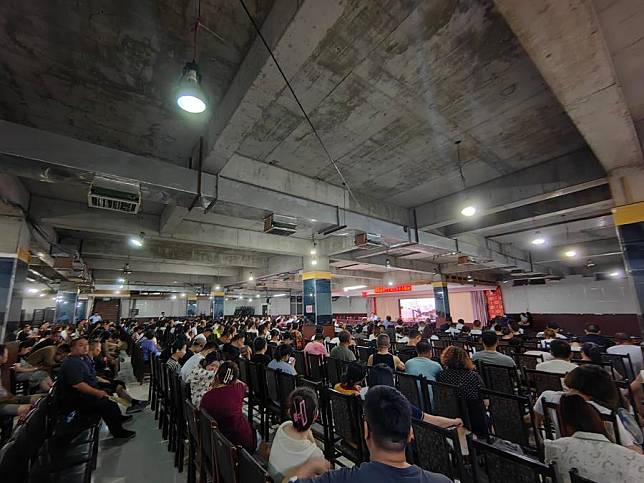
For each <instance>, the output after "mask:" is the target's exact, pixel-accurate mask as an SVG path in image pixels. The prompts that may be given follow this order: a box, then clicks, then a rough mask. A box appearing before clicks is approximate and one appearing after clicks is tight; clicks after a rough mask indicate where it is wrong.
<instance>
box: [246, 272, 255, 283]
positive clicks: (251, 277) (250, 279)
mask: <svg viewBox="0 0 644 483" xmlns="http://www.w3.org/2000/svg"><path fill="white" fill-rule="evenodd" d="M253 280H255V277H253V272H250V275H248V281H249V282H252V281H253Z"/></svg>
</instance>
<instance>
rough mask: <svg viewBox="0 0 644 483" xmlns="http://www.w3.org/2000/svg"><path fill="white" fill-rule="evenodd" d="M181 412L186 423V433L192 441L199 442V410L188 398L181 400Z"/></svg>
mask: <svg viewBox="0 0 644 483" xmlns="http://www.w3.org/2000/svg"><path fill="white" fill-rule="evenodd" d="M183 414H184V416H185V418H186V423H187V424H188V435H189V436H190V438H192V440H193V441H195V442H197V443H198V442H199V411H198V410H197V408H196V407H195V406H194V404H192V402H191V401H190V400H189V399H184V400H183Z"/></svg>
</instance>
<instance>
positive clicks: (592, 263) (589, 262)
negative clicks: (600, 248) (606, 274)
mask: <svg viewBox="0 0 644 483" xmlns="http://www.w3.org/2000/svg"><path fill="white" fill-rule="evenodd" d="M594 266H595V262H593V261H592V259H590V258H589V259H588V260H587V261H586V268H592V267H594Z"/></svg>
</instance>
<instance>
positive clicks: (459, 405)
mask: <svg viewBox="0 0 644 483" xmlns="http://www.w3.org/2000/svg"><path fill="white" fill-rule="evenodd" d="M427 383H428V384H429V387H430V388H431V390H432V394H433V397H432V411H433V414H435V415H436V416H443V417H444V418H461V419H462V420H463V423H465V425H466V426H467V425H468V421H469V418H468V416H467V409H466V407H465V405H464V404H463V401H462V400H461V398H460V397H458V387H457V386H453V385H452V384H445V383H442V382H436V381H427Z"/></svg>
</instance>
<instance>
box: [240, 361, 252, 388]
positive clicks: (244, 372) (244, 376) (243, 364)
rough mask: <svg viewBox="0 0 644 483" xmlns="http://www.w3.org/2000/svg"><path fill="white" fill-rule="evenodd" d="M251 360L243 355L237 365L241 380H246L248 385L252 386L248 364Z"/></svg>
mask: <svg viewBox="0 0 644 483" xmlns="http://www.w3.org/2000/svg"><path fill="white" fill-rule="evenodd" d="M249 362H250V361H249V360H248V359H245V358H243V357H240V358H239V359H238V360H237V365H238V366H239V380H240V381H242V382H244V383H245V384H246V385H247V386H250V379H249V374H248V364H249Z"/></svg>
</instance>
